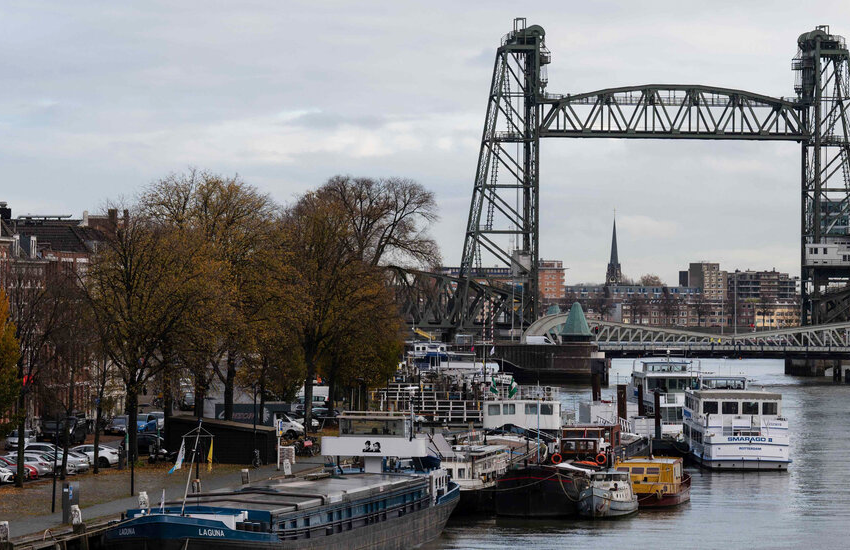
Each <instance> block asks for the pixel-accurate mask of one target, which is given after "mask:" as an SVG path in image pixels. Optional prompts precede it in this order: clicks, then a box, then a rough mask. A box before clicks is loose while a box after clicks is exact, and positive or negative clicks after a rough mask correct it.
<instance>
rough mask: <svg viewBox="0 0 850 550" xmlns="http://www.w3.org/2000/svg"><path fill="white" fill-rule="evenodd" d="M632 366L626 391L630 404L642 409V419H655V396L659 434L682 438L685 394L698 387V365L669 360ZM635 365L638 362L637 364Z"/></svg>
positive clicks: (659, 359)
mask: <svg viewBox="0 0 850 550" xmlns="http://www.w3.org/2000/svg"><path fill="white" fill-rule="evenodd" d="M639 362H640V366H639V367H638V366H637V364H634V365H632V377H631V381H630V383H629V385H628V388H627V389H626V392H627V394H626V395H627V398H628V400H629V401H632V402H635V403H638V405H639V406H640V405H641V401H642V405H643V409H644V411H645V414H644V416H647V417H652V416H654V415H655V394H656V393H658V394H659V398H660V399H659V403H660V407H661V434H662V435H663V436H666V437H672V438H674V439H678V438H679V437H680V436H681V435H682V419H683V407H684V404H685V391H686V390H688V389H694V388H697V387H699V378H700V374H701V373H700V369H699V363H697V364H696V365H694V362H693V361H691V360H688V359H677V358H671V357H664V358H653V359H647V360H641V361H639ZM636 363H637V362H636Z"/></svg>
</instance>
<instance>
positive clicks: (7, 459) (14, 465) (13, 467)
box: [0, 455, 38, 479]
mask: <svg viewBox="0 0 850 550" xmlns="http://www.w3.org/2000/svg"><path fill="white" fill-rule="evenodd" d="M0 466H2V467H3V468H6V469H7V470H9V471H10V472H12V473H13V474H15V473H17V472H18V457H17V456H14V455H10V456H0ZM24 472H26V474H25V475H24V479H38V469H37V468H36V467H34V466H30V465H29V464H27V463H26V462H25V463H24Z"/></svg>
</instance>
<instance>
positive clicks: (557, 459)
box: [552, 453, 564, 464]
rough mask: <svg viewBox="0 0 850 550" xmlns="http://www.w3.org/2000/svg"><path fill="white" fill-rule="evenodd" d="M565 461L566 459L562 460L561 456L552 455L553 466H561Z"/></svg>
mask: <svg viewBox="0 0 850 550" xmlns="http://www.w3.org/2000/svg"><path fill="white" fill-rule="evenodd" d="M563 460H564V459H563V458H561V455H560V454H558V453H555V454H553V455H552V464H560V463H561V462H562V461H563Z"/></svg>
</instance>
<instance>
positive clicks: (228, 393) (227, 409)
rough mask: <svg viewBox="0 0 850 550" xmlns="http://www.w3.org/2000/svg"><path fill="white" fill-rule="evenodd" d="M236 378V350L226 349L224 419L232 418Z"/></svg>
mask: <svg viewBox="0 0 850 550" xmlns="http://www.w3.org/2000/svg"><path fill="white" fill-rule="evenodd" d="M235 380H236V351H235V350H233V349H229V350H227V376H226V378H225V381H224V419H225V420H233V386H234V382H235Z"/></svg>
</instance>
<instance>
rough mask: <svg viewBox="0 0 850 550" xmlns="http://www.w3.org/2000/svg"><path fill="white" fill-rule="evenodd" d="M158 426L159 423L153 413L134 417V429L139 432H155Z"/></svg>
mask: <svg viewBox="0 0 850 550" xmlns="http://www.w3.org/2000/svg"><path fill="white" fill-rule="evenodd" d="M151 422H153V424H151ZM158 425H159V422H158V421H157V418H156V415H155V414H153V413H139V415H138V416H137V417H136V428H137V429H138V430H139V432H155V431H156V427H157V426H158Z"/></svg>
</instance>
